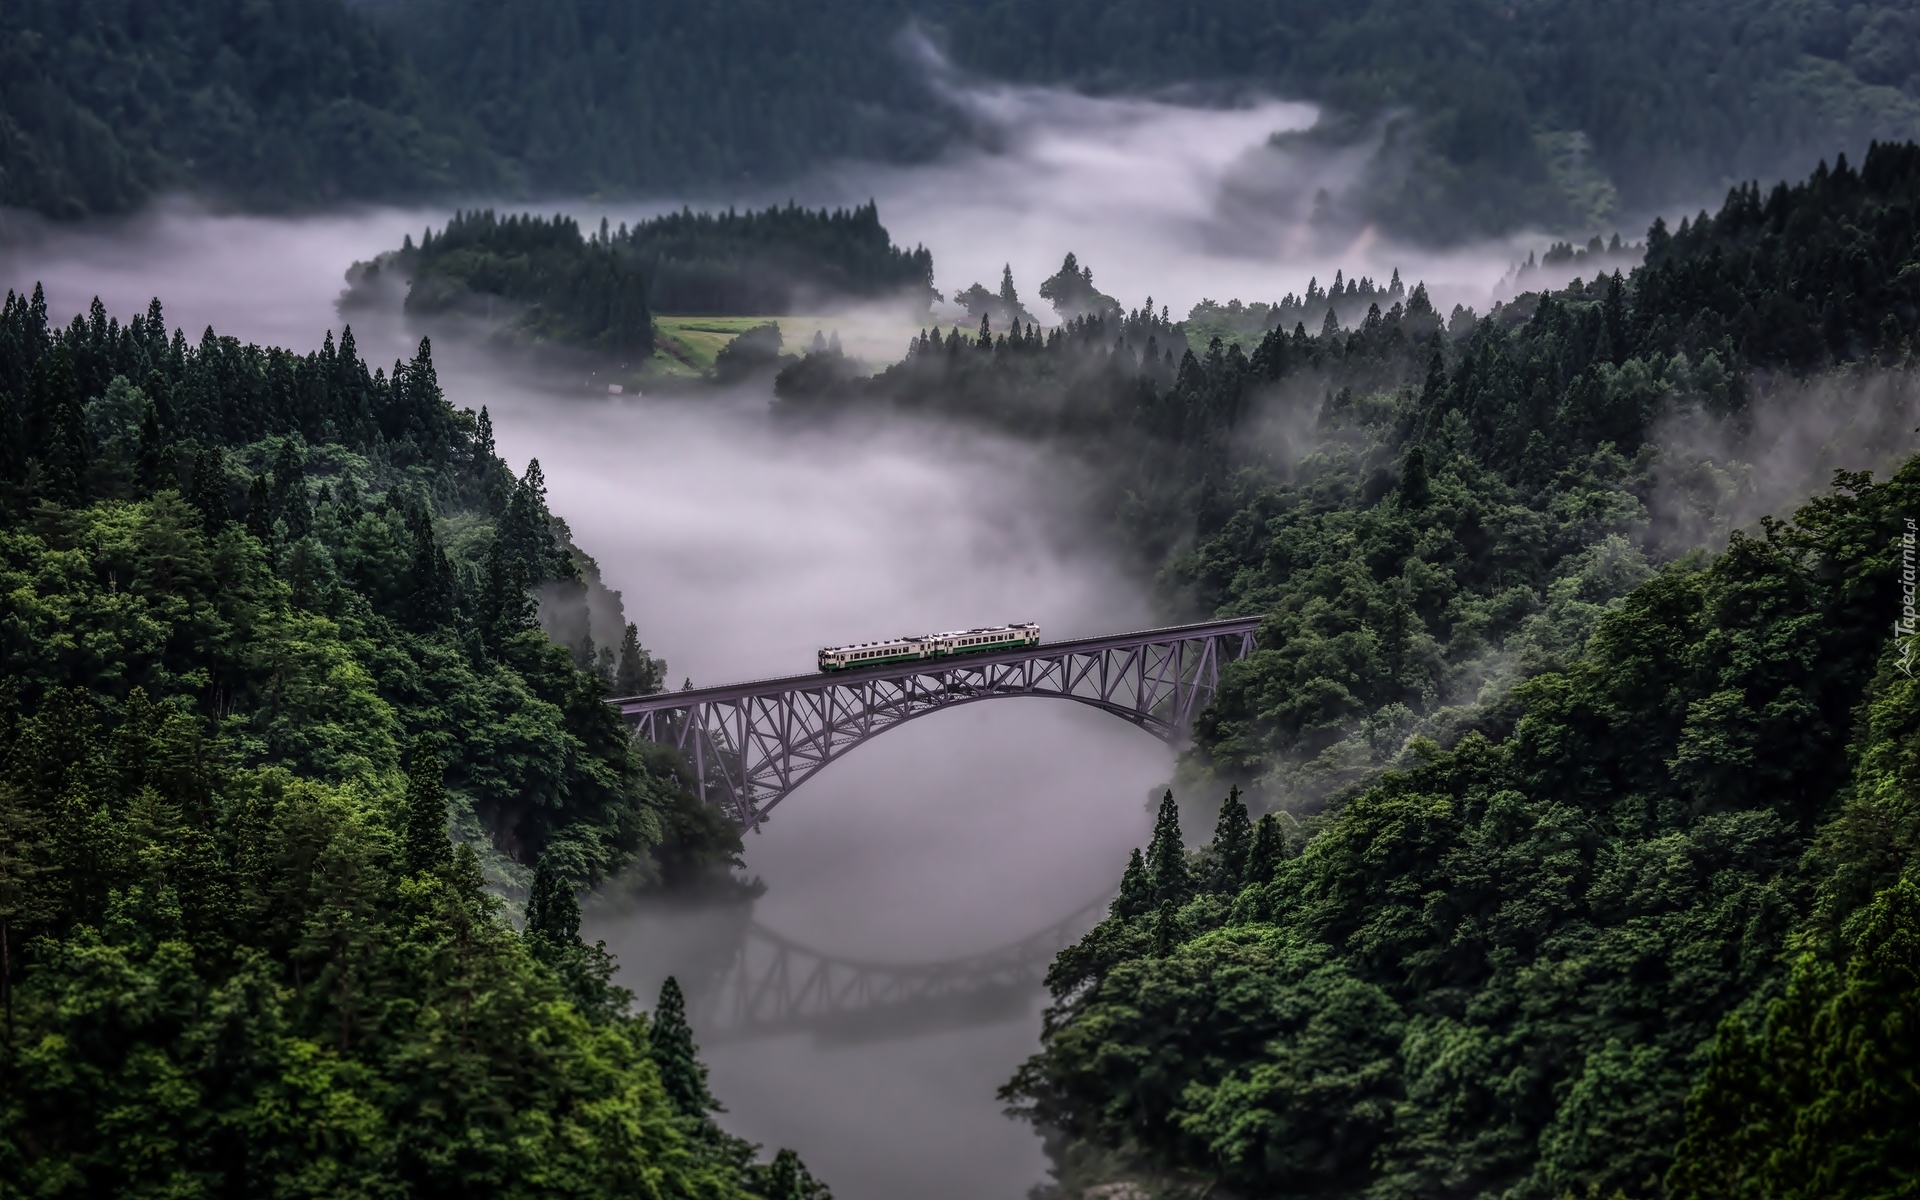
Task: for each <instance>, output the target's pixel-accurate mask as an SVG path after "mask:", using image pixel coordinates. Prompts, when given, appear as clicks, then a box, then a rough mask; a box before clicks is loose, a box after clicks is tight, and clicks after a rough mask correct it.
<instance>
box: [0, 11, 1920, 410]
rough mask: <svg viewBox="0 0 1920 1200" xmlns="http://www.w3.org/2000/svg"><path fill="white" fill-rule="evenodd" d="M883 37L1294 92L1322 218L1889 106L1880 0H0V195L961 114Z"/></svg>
mask: <svg viewBox="0 0 1920 1200" xmlns="http://www.w3.org/2000/svg"><path fill="white" fill-rule="evenodd" d="M910 24H917V25H919V26H920V27H922V28H925V29H926V30H928V31H929V32H931V33H932V34H933V35H934V37H935V38H936V40H938V41H939V42H941V43H942V44H943V45H944V46H945V47H946V48H947V49H948V50H949V51H950V52H951V53H952V54H953V55H954V57H955V58H956V59H957V61H958V64H959V65H960V66H961V67H962V68H963V69H966V70H968V71H972V72H976V73H980V74H984V75H988V76H996V77H1000V78H1014V79H1018V80H1021V81H1026V82H1038V83H1048V84H1066V85H1078V86H1085V87H1087V88H1089V89H1092V90H1098V91H1113V90H1116V89H1122V90H1137V89H1152V88H1156V87H1160V86H1164V85H1176V84H1194V83H1207V82H1213V83H1228V84H1239V85H1246V86H1249V87H1251V88H1253V89H1256V90H1258V91H1262V92H1266V93H1269V94H1278V95H1284V96H1295V97H1299V98H1302V99H1307V100H1312V101H1315V102H1317V103H1319V104H1320V105H1321V106H1322V108H1323V110H1324V112H1325V116H1324V117H1323V119H1322V121H1321V123H1320V125H1319V126H1318V127H1317V128H1316V129H1314V130H1313V131H1311V132H1309V133H1305V134H1296V135H1292V136H1290V137H1287V138H1283V139H1281V145H1282V149H1284V150H1286V151H1287V152H1289V153H1291V154H1293V155H1295V156H1297V157H1298V159H1299V160H1300V161H1301V163H1302V165H1303V166H1304V167H1305V168H1307V169H1309V170H1310V169H1312V168H1314V167H1316V166H1317V165H1318V164H1319V163H1320V162H1322V161H1324V160H1326V159H1327V158H1329V157H1332V156H1338V155H1343V154H1347V153H1351V152H1352V151H1354V150H1356V149H1360V150H1361V153H1362V154H1363V155H1364V156H1365V159H1366V166H1365V169H1364V170H1363V171H1362V172H1361V173H1360V175H1359V178H1358V179H1357V180H1356V181H1355V183H1354V184H1353V185H1352V186H1350V187H1349V188H1347V189H1346V190H1345V191H1344V192H1342V193H1341V194H1338V195H1335V196H1332V197H1329V199H1328V202H1326V203H1323V204H1321V205H1318V206H1316V209H1315V211H1314V213H1313V219H1314V220H1315V221H1316V222H1317V223H1319V224H1321V225H1322V226H1330V227H1331V231H1332V232H1336V233H1339V232H1344V231H1346V230H1347V229H1348V228H1351V229H1352V230H1354V231H1357V230H1359V229H1360V228H1362V227H1364V226H1366V225H1368V224H1370V223H1378V224H1381V225H1383V226H1385V227H1386V228H1389V229H1391V230H1392V231H1393V232H1396V233H1400V234H1402V235H1414V236H1427V237H1440V238H1458V237H1462V236H1471V235H1475V234H1484V233H1498V232H1506V231H1509V230H1511V229H1514V228H1516V227H1523V226H1534V227H1540V226H1551V227H1561V228H1565V229H1569V230H1575V229H1577V230H1579V231H1580V232H1581V234H1582V236H1584V235H1585V234H1587V233H1591V232H1594V231H1596V230H1597V229H1602V228H1605V224H1604V223H1605V222H1610V221H1613V220H1616V219H1617V218H1618V215H1619V213H1620V212H1622V211H1634V212H1639V211H1647V210H1649V209H1653V208H1658V207H1661V206H1662V205H1665V204H1670V203H1671V202H1672V201H1673V199H1674V198H1675V197H1678V196H1685V195H1697V194H1699V193H1700V192H1701V191H1702V190H1703V189H1708V188H1715V187H1718V186H1721V184H1722V182H1723V181H1724V180H1727V179H1734V178H1745V177H1749V176H1752V175H1755V174H1764V175H1766V176H1769V177H1772V176H1777V175H1779V174H1783V173H1786V172H1789V171H1793V172H1797V171H1800V170H1803V169H1804V168H1805V165H1806V164H1807V163H1809V162H1811V161H1812V159H1813V158H1814V156H1815V154H1816V153H1819V152H1824V151H1826V150H1828V149H1829V148H1831V147H1832V146H1833V145H1835V144H1838V143H1842V142H1845V143H1847V144H1850V145H1852V146H1854V147H1855V148H1858V147H1859V146H1860V145H1862V144H1863V143H1864V142H1865V141H1866V140H1867V139H1869V138H1873V137H1881V138H1886V137H1896V138H1904V137H1911V136H1913V135H1914V133H1915V131H1916V126H1917V125H1920V104H1917V103H1916V101H1915V100H1914V98H1913V93H1914V83H1913V79H1914V75H1915V68H1916V64H1917V63H1920V50H1916V42H1915V37H1916V35H1915V33H1914V31H1913V26H1912V22H1911V16H1910V14H1909V13H1908V12H1907V11H1906V9H1905V8H1903V7H1902V6H1901V5H1900V4H1898V3H1894V2H1893V0H1876V2H1875V3H1872V4H1863V5H1855V6H1851V7H1849V6H1843V5H1837V4H1832V3H1827V2H1825V0H1820V2H1813V3H1808V2H1804V0H1680V2H1669V3H1660V4H1654V3H1647V2H1640V3H1635V4H1631V5H1629V6H1628V7H1626V8H1624V9H1621V8H1604V9H1603V8H1595V7H1591V6H1581V5H1572V6H1569V5H1550V4H1534V5H1526V4H1522V5H1518V6H1513V5H1507V4H1497V3H1487V2H1485V0H1428V2H1425V3H1421V4H1417V5H1413V6H1411V7H1410V6H1408V5H1407V4H1405V3H1397V2H1396V3H1387V2H1386V0H1370V2H1368V3H1361V4H1357V5H1348V6H1329V5H1326V4H1320V3H1311V2H1309V0H1204V2H1202V3H1198V4H1193V5H1167V4H1164V3H1160V2H1159V0H1074V2H1073V3H1068V4H1055V5H1044V6H1031V5H1023V4H1010V3H1006V2H1005V0H831V2H824V3H816V4H812V5H805V6H793V5H780V4H769V3H766V2H765V0H724V2H720V3H711V4H702V5H669V6H664V7H663V6H648V7H644V8H637V9H630V8H629V7H626V6H620V5H614V6H607V5H603V4H598V3H592V2H590V0H560V2H554V0H541V2H539V3H535V2H534V0H382V2H381V3H378V4H352V3H347V2H345V0H282V2H280V3H277V4H275V5H272V6H270V7H266V8H244V7H243V8H235V7H234V6H232V5H230V4H225V3H220V2H218V0H162V2H160V3H153V4H148V5H145V6H143V7H142V8H141V9H140V11H139V13H138V14H137V19H136V15H135V14H134V13H133V12H132V10H130V9H128V8H127V7H126V5H125V3H124V0H86V2H85V3H80V4H67V3H55V2H53V0H22V2H20V3H14V4H10V5H9V6H8V8H7V10H6V12H5V13H0V47H4V49H5V55H4V57H3V58H0V204H7V205H13V206H20V207H28V208H32V209H35V210H37V211H40V212H46V213H51V214H55V215H60V216H78V215H83V214H86V213H93V212H108V211H122V210H126V209H128V208H131V207H133V206H135V205H136V204H138V203H139V202H140V201H141V200H143V199H144V198H146V197H148V196H150V195H153V194H155V193H156V192H159V191H162V190H166V189H168V188H174V187H181V186H186V187H193V188H196V189H199V190H203V191H210V192H213V193H216V194H218V195H222V196H228V197H233V198H236V199H239V200H242V201H245V202H249V203H254V204H289V203H292V204H315V203H323V202H328V201H332V200H335V199H339V198H360V199H381V198H394V197H400V196H420V195H425V194H440V195H446V194H450V193H452V192H456V191H457V192H465V193H473V192H487V193H490V194H502V193H509V194H510V193H519V194H548V195H551V194H561V193H568V194H578V195H611V194H622V193H624V194H629V195H631V194H636V193H645V192H654V193H658V192H660V191H662V190H672V191H685V190H686V189H688V188H690V187H692V188H698V187H699V186H701V185H713V184H727V185H738V184H739V183H741V182H742V181H745V182H747V183H749V184H754V183H760V184H764V183H769V182H773V181H777V180H781V179H790V178H794V177H796V176H798V175H800V174H802V173H804V172H805V171H807V170H809V169H811V168H814V167H817V166H820V165H822V164H824V163H828V162H831V161H834V160H841V159H847V158H866V159H880V160H889V161H917V160H924V159H926V158H929V157H931V156H933V155H934V154H936V153H938V152H939V151H940V150H941V149H942V148H943V147H945V146H947V145H949V144H951V142H952V141H953V140H955V139H956V138H957V137H959V136H964V135H965V134H966V133H967V132H968V130H969V125H970V122H969V121H968V119H967V114H966V113H965V112H964V111H959V110H958V109H957V106H954V105H952V104H951V103H949V102H948V101H947V99H946V98H945V97H944V96H943V95H942V94H941V93H940V92H939V91H938V90H937V89H934V88H930V87H928V86H927V84H926V76H927V73H928V71H927V64H926V63H925V61H924V59H923V58H922V56H921V55H920V54H919V53H918V52H917V51H914V50H911V49H910V48H909V49H903V47H902V45H901V35H902V34H903V32H904V31H906V30H907V29H908V28H909V25H910ZM136 97H137V102H136V100H135V98H136ZM1621 97H1633V98H1634V99H1635V102H1634V103H1622V102H1621V100H1620V98H1621ZM1729 131H1735V132H1729ZM1343 166H1344V164H1343ZM1345 173H1346V172H1345V171H1344V170H1342V171H1341V172H1340V174H1342V175H1344V174H1345ZM715 278H717V277H716V276H711V275H701V276H700V279H701V280H702V281H703V285H704V283H706V282H712V281H713V280H714V279H715ZM1381 307H1382V308H1383V309H1384V308H1387V307H1390V305H1388V304H1383V305H1382V306H1381ZM761 311H768V310H761ZM1087 311H1090V310H1087ZM976 316H977V314H976ZM1306 319H1307V320H1308V321H1309V322H1310V323H1311V325H1317V324H1318V320H1319V313H1317V312H1316V313H1314V314H1312V315H1310V316H1309V317H1308V318H1306ZM1342 319H1343V320H1348V321H1350V320H1351V319H1352V318H1351V317H1349V316H1346V315H1344V314H1343V318H1342ZM1290 324H1291V321H1290V322H1289V325H1290ZM995 327H996V328H1004V326H1003V325H1002V324H1001V323H1000V322H999V321H998V320H997V319H996V321H995ZM1310 327H1311V326H1310ZM136 382H137V380H136Z"/></svg>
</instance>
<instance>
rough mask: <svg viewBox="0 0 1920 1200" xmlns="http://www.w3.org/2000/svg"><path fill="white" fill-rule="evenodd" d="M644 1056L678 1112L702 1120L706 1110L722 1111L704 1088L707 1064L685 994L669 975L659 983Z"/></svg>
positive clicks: (709, 1111) (678, 982) (707, 1111)
mask: <svg viewBox="0 0 1920 1200" xmlns="http://www.w3.org/2000/svg"><path fill="white" fill-rule="evenodd" d="M647 1056H648V1057H649V1058H651V1059H653V1061H654V1064H655V1065H656V1066H658V1067H659V1069H660V1082H661V1083H662V1084H664V1085H666V1090H667V1098H668V1099H669V1100H671V1101H673V1106H674V1108H675V1109H676V1110H678V1111H679V1113H680V1115H681V1116H683V1117H686V1118H688V1119H690V1120H695V1121H701V1122H704V1121H706V1120H707V1119H708V1117H707V1114H708V1113H715V1112H724V1111H726V1110H725V1109H723V1108H721V1107H720V1102H719V1101H718V1100H715V1099H714V1098H713V1093H711V1092H709V1091H708V1090H707V1068H706V1066H705V1065H704V1064H703V1063H701V1061H700V1050H699V1047H697V1046H695V1045H694V1043H693V1027H692V1026H691V1025H689V1024H687V998H686V996H685V995H683V994H682V993H681V991H680V981H679V980H677V979H675V978H674V977H673V976H671V975H669V976H667V981H666V982H665V983H663V984H661V985H660V1002H659V1004H657V1005H656V1006H655V1007H654V1010H653V1022H652V1024H651V1025H650V1026H649V1027H648V1030H647Z"/></svg>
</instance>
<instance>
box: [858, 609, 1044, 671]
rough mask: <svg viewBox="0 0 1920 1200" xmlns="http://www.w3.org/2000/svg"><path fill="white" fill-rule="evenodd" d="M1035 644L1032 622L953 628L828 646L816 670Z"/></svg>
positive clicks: (1036, 634) (1036, 635) (1036, 633)
mask: <svg viewBox="0 0 1920 1200" xmlns="http://www.w3.org/2000/svg"><path fill="white" fill-rule="evenodd" d="M1039 644H1040V626H1039V625H1038V624H1036V623H1035V622H1032V621H1020V622H1016V623H1014V624H1011V625H990V626H987V627H985V628H981V629H956V630H952V631H950V632H947V633H926V634H916V635H911V636H908V637H898V638H889V639H886V640H883V641H878V642H860V643H858V644H856V645H852V646H828V647H826V648H824V649H822V650H821V651H820V669H821V670H822V671H847V670H852V669H855V668H858V667H878V666H886V665H888V664H892V663H902V662H917V661H921V660H924V659H932V658H949V657H952V656H954V655H959V654H983V653H986V652H987V651H990V650H1013V649H1017V648H1019V647H1022V646H1037V645H1039Z"/></svg>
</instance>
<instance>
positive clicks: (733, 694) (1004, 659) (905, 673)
mask: <svg viewBox="0 0 1920 1200" xmlns="http://www.w3.org/2000/svg"><path fill="white" fill-rule="evenodd" d="M1262 619H1263V618H1261V617H1257V616H1254V617H1229V618H1227V619H1225V620H1221V621H1196V622H1194V623H1193V624H1191V625H1168V626H1164V627H1161V628H1158V629H1141V630H1136V631H1135V632H1133V633H1116V634H1109V635H1107V636H1105V637H1091V638H1074V639H1071V640H1068V641H1064V642H1041V643H1040V644H1039V645H1037V646H1022V647H1020V648H1018V649H1014V650H993V651H988V652H986V653H983V654H954V655H949V656H947V657H945V658H926V659H920V660H918V661H915V662H906V663H894V664H891V665H886V666H876V667H855V668H853V669H851V670H846V671H812V672H810V673H808V674H805V675H787V676H784V677H782V678H779V679H755V680H749V681H747V682H745V683H729V684H721V685H719V686H716V687H701V688H688V689H686V690H684V691H678V692H654V693H652V694H651V695H646V696H618V697H614V698H612V699H609V700H608V701H607V703H609V704H611V705H613V706H614V707H615V708H617V709H619V710H620V711H621V712H622V713H624V714H626V715H627V716H637V715H638V714H640V713H646V712H657V711H659V710H661V709H676V708H686V707H688V706H690V705H694V704H699V703H702V702H704V701H711V700H743V699H746V698H748V697H752V696H775V695H779V694H781V693H784V692H795V691H802V690H805V689H808V688H817V687H832V686H835V685H838V684H848V683H864V682H866V681H867V680H872V679H910V678H912V677H913V676H915V675H924V674H926V673H927V672H929V671H944V670H948V669H951V668H954V667H966V666H982V667H985V666H992V665H994V664H997V663H1015V662H1024V661H1026V660H1027V659H1031V658H1047V657H1050V656H1052V655H1055V654H1090V653H1099V652H1100V651H1103V650H1112V649H1117V648H1120V647H1125V646H1132V645H1135V644H1137V643H1139V642H1142V641H1150V640H1157V639H1161V638H1171V637H1181V636H1189V635H1193V634H1203V633H1205V634H1224V633H1251V632H1253V631H1254V630H1256V629H1258V628H1260V622H1261V620H1262Z"/></svg>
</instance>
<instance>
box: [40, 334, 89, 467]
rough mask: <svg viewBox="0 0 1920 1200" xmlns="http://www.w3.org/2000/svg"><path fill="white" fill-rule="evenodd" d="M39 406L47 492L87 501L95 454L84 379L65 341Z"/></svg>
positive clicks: (49, 370) (48, 374) (46, 378)
mask: <svg viewBox="0 0 1920 1200" xmlns="http://www.w3.org/2000/svg"><path fill="white" fill-rule="evenodd" d="M39 409H40V412H41V413H42V414H43V416H42V421H43V424H44V428H45V430H46V433H45V434H44V436H43V439H42V446H41V450H40V461H41V465H42V466H43V467H44V469H45V472H46V475H45V478H46V490H47V494H48V495H49V496H51V497H52V498H53V499H55V500H57V501H59V502H60V503H62V504H80V503H83V502H84V501H85V499H86V478H87V466H88V464H89V463H90V462H92V460H93V454H92V451H91V449H90V448H89V445H88V439H87V414H86V410H85V409H84V408H83V407H82V405H81V401H80V381H79V378H78V377H77V376H76V374H75V372H74V365H73V354H72V352H71V351H69V350H68V349H67V347H66V345H65V344H64V343H63V344H62V345H61V346H60V347H59V348H58V349H56V350H55V351H54V352H53V355H52V357H51V358H50V359H49V360H47V367H46V371H45V374H44V377H43V381H42V386H41V395H40V404H39Z"/></svg>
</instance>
